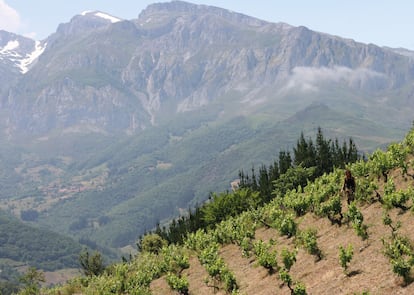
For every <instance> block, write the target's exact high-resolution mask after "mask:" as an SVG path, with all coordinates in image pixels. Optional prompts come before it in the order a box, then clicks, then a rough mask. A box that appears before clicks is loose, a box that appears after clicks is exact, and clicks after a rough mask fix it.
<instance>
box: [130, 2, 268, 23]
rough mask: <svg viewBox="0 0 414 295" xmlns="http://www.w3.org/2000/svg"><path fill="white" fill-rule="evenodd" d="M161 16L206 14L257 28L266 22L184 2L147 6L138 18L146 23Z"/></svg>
mask: <svg viewBox="0 0 414 295" xmlns="http://www.w3.org/2000/svg"><path fill="white" fill-rule="evenodd" d="M162 14H164V15H165V14H169V15H171V16H176V15H193V16H196V15H198V16H200V15H206V14H212V15H215V16H217V17H221V18H224V19H226V20H227V21H230V22H237V23H241V24H245V25H251V26H259V25H264V24H265V23H266V22H265V21H262V20H259V19H256V18H254V17H251V16H247V15H244V14H241V13H237V12H234V11H231V10H227V9H223V8H219V7H215V6H207V5H202V4H192V3H189V2H185V1H171V2H165V3H155V4H151V5H149V6H148V7H147V8H146V9H144V10H143V11H142V12H141V13H140V14H139V17H138V20H140V21H147V22H148V20H149V19H150V18H152V17H154V16H159V15H162Z"/></svg>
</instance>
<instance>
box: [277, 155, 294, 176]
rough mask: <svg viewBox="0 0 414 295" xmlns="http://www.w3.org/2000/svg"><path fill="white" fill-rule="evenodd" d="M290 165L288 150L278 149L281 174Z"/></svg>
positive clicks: (290, 159)
mask: <svg viewBox="0 0 414 295" xmlns="http://www.w3.org/2000/svg"><path fill="white" fill-rule="evenodd" d="M291 167H292V158H291V157H290V152H287V151H280V152H279V173H280V174H283V173H286V171H287V170H288V169H289V168H291Z"/></svg>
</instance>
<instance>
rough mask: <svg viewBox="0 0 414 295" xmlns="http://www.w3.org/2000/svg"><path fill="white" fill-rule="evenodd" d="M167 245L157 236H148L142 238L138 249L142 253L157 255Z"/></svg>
mask: <svg viewBox="0 0 414 295" xmlns="http://www.w3.org/2000/svg"><path fill="white" fill-rule="evenodd" d="M166 245H167V241H166V240H164V239H163V238H161V237H160V236H159V235H157V234H148V235H145V236H144V238H143V239H142V240H141V244H140V245H139V246H138V248H139V249H140V250H141V251H142V252H149V253H154V254H158V253H159V252H160V251H161V249H162V248H163V247H164V246H166Z"/></svg>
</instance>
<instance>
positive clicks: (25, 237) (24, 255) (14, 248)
mask: <svg viewBox="0 0 414 295" xmlns="http://www.w3.org/2000/svg"><path fill="white" fill-rule="evenodd" d="M81 250H82V247H81V245H80V244H79V243H76V242H75V241H73V240H72V239H70V238H68V237H64V236H62V235H59V234H56V233H53V232H51V231H47V230H41V229H38V228H35V227H32V226H28V225H26V224H23V223H21V222H20V221H18V220H17V219H15V218H14V217H12V216H9V215H7V214H5V213H3V212H2V211H0V253H1V256H2V258H8V259H11V260H14V261H20V262H24V263H28V264H29V265H31V266H34V267H36V268H39V269H43V270H48V271H52V270H56V269H60V268H67V267H76V266H77V265H78V264H77V257H78V255H79V252H80V251H81Z"/></svg>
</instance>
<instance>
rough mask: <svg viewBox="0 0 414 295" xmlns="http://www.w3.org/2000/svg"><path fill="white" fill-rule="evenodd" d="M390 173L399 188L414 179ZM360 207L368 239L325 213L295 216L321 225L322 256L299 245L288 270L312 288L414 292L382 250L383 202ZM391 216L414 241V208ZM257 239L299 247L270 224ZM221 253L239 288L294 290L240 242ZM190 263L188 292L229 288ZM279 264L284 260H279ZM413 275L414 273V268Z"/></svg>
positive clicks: (263, 293)
mask: <svg viewBox="0 0 414 295" xmlns="http://www.w3.org/2000/svg"><path fill="white" fill-rule="evenodd" d="M409 173H411V174H414V171H412V169H411V170H410V171H409ZM390 177H392V178H393V180H394V183H395V184H396V187H397V189H399V188H407V187H408V186H413V185H414V179H413V178H412V177H410V176H408V177H403V176H402V174H401V172H400V171H398V170H397V171H393V172H392V173H390ZM378 192H379V193H380V194H382V193H383V182H382V180H380V181H379V189H378ZM409 205H411V204H409ZM358 207H359V209H360V210H361V212H362V214H363V216H364V223H365V224H367V225H368V234H369V238H368V239H367V240H366V241H362V239H361V238H360V237H359V236H357V234H356V232H355V230H354V229H353V228H352V227H351V226H347V225H346V224H343V225H342V226H339V225H332V224H331V222H330V221H329V220H328V219H327V218H318V217H316V216H315V215H314V214H311V213H308V214H306V215H305V216H302V217H300V218H298V219H297V222H298V224H299V228H300V229H302V230H303V229H306V228H315V229H317V232H318V246H319V248H320V249H321V250H322V253H323V259H322V260H320V261H316V259H315V257H314V256H312V255H310V254H308V253H307V252H306V251H305V250H303V249H302V248H299V250H298V254H297V262H296V263H295V264H294V265H293V267H292V269H291V271H290V274H291V276H292V278H293V280H294V281H300V282H302V283H303V284H304V285H305V286H306V291H307V293H308V294H329V295H331V294H361V293H362V292H364V291H368V292H369V294H384V295H385V294H386V295H388V294H414V283H410V284H408V285H407V286H404V284H403V281H402V279H401V278H399V277H398V276H397V275H395V274H394V273H393V272H392V269H391V264H390V262H389V261H388V259H387V258H386V257H385V256H384V254H383V244H382V239H383V238H388V237H389V236H390V235H391V230H390V228H389V227H386V226H385V225H383V222H382V214H383V209H382V205H381V204H380V203H379V202H375V203H373V204H366V205H358ZM347 210H348V209H347V204H346V201H345V200H344V199H343V200H342V211H343V212H346V211H347ZM390 216H391V218H392V220H393V221H394V222H395V221H397V220H399V221H401V223H402V228H401V230H399V232H400V233H401V234H403V235H406V236H408V237H409V238H410V239H411V240H412V241H414V213H413V212H411V211H410V210H407V211H405V212H402V211H401V210H400V209H393V210H391V211H390ZM256 239H262V240H263V241H269V240H270V239H273V240H275V241H276V246H275V247H276V249H277V251H278V253H280V252H281V250H282V249H283V248H289V249H290V250H293V249H294V247H295V245H294V238H290V239H288V238H286V237H282V236H280V235H279V233H278V232H277V231H276V230H274V229H271V228H270V229H266V228H260V229H258V230H257V231H256ZM348 244H352V245H353V249H354V255H353V258H352V260H351V262H350V263H349V268H348V270H347V274H345V273H344V270H343V269H342V267H341V266H340V263H339V246H347V245H348ZM220 255H221V257H222V258H223V259H224V260H225V262H226V264H227V266H228V267H229V268H230V270H232V271H233V273H234V274H235V276H236V279H237V282H238V285H239V288H240V289H239V290H240V294H248V295H250V294H254V295H268V294H269V295H270V294H286V295H288V294H290V291H289V289H288V287H287V286H283V285H282V282H281V280H280V278H279V275H278V273H274V274H269V272H268V271H267V270H266V269H264V268H263V267H261V266H258V265H257V263H256V261H255V258H254V257H251V258H244V257H242V254H241V250H240V248H239V247H238V246H236V245H226V246H223V247H222V249H221V251H220ZM190 265H191V266H190V268H189V269H187V270H185V271H184V273H185V274H186V275H188V280H189V285H190V287H189V289H190V294H193V295H198V294H200V295H204V294H206V295H207V294H225V293H223V291H220V292H217V293H215V292H214V289H213V288H211V287H207V286H206V284H205V278H207V277H208V275H207V273H206V271H205V269H204V268H203V267H202V266H201V265H200V263H199V262H198V259H197V257H196V256H195V255H194V256H192V257H191V258H190ZM279 265H282V262H281V261H279ZM411 276H412V277H413V278H414V271H413V274H411ZM151 288H152V292H153V294H163V295H167V294H177V293H174V292H172V291H171V290H170V288H169V287H168V285H167V283H166V282H165V278H160V279H158V280H156V281H154V282H153V283H152V285H151Z"/></svg>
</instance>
